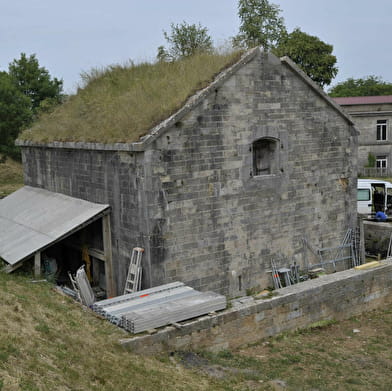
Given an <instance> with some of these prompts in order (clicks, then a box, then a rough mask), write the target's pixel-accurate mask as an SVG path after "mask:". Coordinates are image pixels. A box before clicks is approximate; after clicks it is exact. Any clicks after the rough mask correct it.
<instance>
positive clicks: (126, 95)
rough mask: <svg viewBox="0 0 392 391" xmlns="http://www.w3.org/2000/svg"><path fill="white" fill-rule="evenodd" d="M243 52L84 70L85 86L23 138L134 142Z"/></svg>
mask: <svg viewBox="0 0 392 391" xmlns="http://www.w3.org/2000/svg"><path fill="white" fill-rule="evenodd" d="M240 54H241V53H239V52H234V53H230V54H199V55H195V56H193V57H191V58H187V59H184V60H181V61H176V62H173V63H165V62H158V63H155V64H149V63H143V64H139V65H134V64H130V65H129V66H121V65H116V66H111V67H108V68H106V69H103V70H93V71H92V72H90V74H87V75H84V80H85V87H84V88H81V89H79V91H78V93H77V94H76V95H74V96H71V97H70V98H69V100H68V101H67V102H66V103H65V104H63V105H62V106H60V107H58V108H57V109H56V110H55V111H54V112H53V113H51V114H46V115H44V116H43V117H42V118H41V119H40V120H39V121H38V122H36V123H35V124H34V125H33V127H32V128H31V129H30V130H28V131H25V132H23V133H22V135H21V136H20V139H24V140H33V141H37V142H48V141H88V142H132V141H137V140H138V139H139V138H140V137H141V136H143V135H145V134H146V133H147V132H148V130H149V129H151V128H152V127H153V126H154V125H156V124H158V123H159V122H161V121H162V120H164V119H165V118H167V117H169V116H170V115H171V114H172V113H174V112H175V111H176V110H178V109H179V108H180V107H181V106H182V105H183V104H184V102H185V101H186V99H187V98H188V97H189V96H191V95H193V94H194V93H195V92H196V91H197V90H200V89H202V88H204V87H205V86H207V85H208V84H209V83H210V82H211V81H212V80H213V79H214V77H215V76H216V75H217V74H218V73H219V72H220V71H221V70H222V69H224V68H226V67H228V66H230V65H232V64H233V63H235V62H236V61H237V60H238V59H239V57H240Z"/></svg>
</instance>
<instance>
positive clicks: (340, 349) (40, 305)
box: [0, 273, 392, 391]
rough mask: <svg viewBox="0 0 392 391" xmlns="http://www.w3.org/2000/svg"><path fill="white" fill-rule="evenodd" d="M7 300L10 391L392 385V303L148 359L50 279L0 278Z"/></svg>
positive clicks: (3, 379)
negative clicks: (236, 345) (221, 347)
mask: <svg viewBox="0 0 392 391" xmlns="http://www.w3.org/2000/svg"><path fill="white" fill-rule="evenodd" d="M0 297H1V300H0V390H1V391H13V390H15V391H16V390H18V391H19V390H39V391H45V390H80V391H84V390H86V391H87V390H89V391H90V390H99V391H101V390H110V391H111V390H135V391H136V390H139V391H142V390H143V391H155V390H157V391H161V390H169V391H172V390H173V391H176V390H227V391H229V390H237V391H238V390H244V391H245V390H248V391H249V390H266V391H267V390H276V389H285V390H288V391H291V390H293V391H297V390H334V391H335V390H342V391H343V390H344V391H346V390H364V391H365V390H385V391H387V390H391V389H392V380H391V378H390V371H391V369H392V354H391V351H392V339H391V333H392V332H391V330H392V307H387V308H385V309H383V310H378V311H372V312H369V313H366V314H364V315H362V316H357V317H354V318H351V319H349V320H345V321H342V322H319V323H318V324H317V325H313V327H309V328H308V329H306V330H302V331H298V332H293V333H286V334H283V335H280V336H277V337H274V338H269V339H266V340H262V341H260V342H259V343H257V344H253V345H251V346H248V347H244V348H242V349H240V350H237V351H233V352H229V351H223V352H221V353H218V354H212V353H206V352H199V353H192V352H182V353H181V352H179V353H177V354H176V355H175V356H173V357H168V356H165V355H162V356H160V357H156V358H154V357H150V358H147V357H143V356H141V355H139V356H137V355H134V354H131V353H129V352H127V351H125V350H123V349H122V348H121V346H120V345H119V344H118V339H120V338H124V336H125V334H124V332H122V331H121V330H120V329H118V328H116V327H115V326H113V325H111V324H110V323H108V322H106V321H103V320H101V319H98V318H96V317H95V316H94V315H93V314H92V313H91V312H90V311H87V310H84V309H82V307H81V306H79V305H78V304H77V303H75V302H73V301H72V300H70V299H69V298H67V297H63V296H60V295H59V294H57V293H55V292H54V291H53V289H52V287H51V286H50V285H49V284H48V283H31V282H30V279H29V278H28V277H23V276H16V275H11V276H9V275H4V274H2V273H0ZM353 330H354V331H355V332H354V331H353ZM239 332H240V330H239ZM279 384H284V385H285V387H284V388H276V387H277V385H279Z"/></svg>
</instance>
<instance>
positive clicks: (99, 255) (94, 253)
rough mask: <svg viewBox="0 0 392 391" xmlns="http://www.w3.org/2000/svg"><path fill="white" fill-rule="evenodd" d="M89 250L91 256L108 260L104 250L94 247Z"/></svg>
mask: <svg viewBox="0 0 392 391" xmlns="http://www.w3.org/2000/svg"><path fill="white" fill-rule="evenodd" d="M87 251H88V255H90V256H91V257H94V258H97V259H99V260H100V261H104V262H105V261H106V256H105V252H104V251H102V250H99V249H97V248H93V247H90V248H89V249H88V250H87Z"/></svg>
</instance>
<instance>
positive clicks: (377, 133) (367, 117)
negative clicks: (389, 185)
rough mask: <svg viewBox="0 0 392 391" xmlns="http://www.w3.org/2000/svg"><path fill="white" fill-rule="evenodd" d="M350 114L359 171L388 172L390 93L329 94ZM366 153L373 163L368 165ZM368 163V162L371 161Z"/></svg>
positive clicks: (391, 169) (391, 167) (391, 163)
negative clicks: (356, 132) (338, 96)
mask: <svg viewBox="0 0 392 391" xmlns="http://www.w3.org/2000/svg"><path fill="white" fill-rule="evenodd" d="M333 99H334V101H335V102H336V103H338V104H339V105H341V106H342V107H343V109H344V110H345V111H346V112H347V113H349V114H350V115H351V117H353V120H354V122H355V126H356V128H357V129H358V131H359V133H360V135H359V137H358V171H359V173H360V174H362V175H365V176H366V175H370V176H374V175H376V176H391V175H392V133H391V132H392V128H391V123H392V95H387V96H356V97H347V98H333ZM369 154H370V155H371V159H372V157H373V160H374V167H368V166H369ZM371 165H372V164H371Z"/></svg>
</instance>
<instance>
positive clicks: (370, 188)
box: [357, 179, 392, 215]
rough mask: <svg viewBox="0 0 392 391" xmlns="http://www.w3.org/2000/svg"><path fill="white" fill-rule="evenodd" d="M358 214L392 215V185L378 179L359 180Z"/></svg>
mask: <svg viewBox="0 0 392 391" xmlns="http://www.w3.org/2000/svg"><path fill="white" fill-rule="evenodd" d="M357 189H358V192H357V201H358V213H360V214H371V213H376V212H379V211H381V212H384V213H385V214H386V215H389V214H392V183H390V182H387V181H379V180H377V179H358V185H357Z"/></svg>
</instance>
